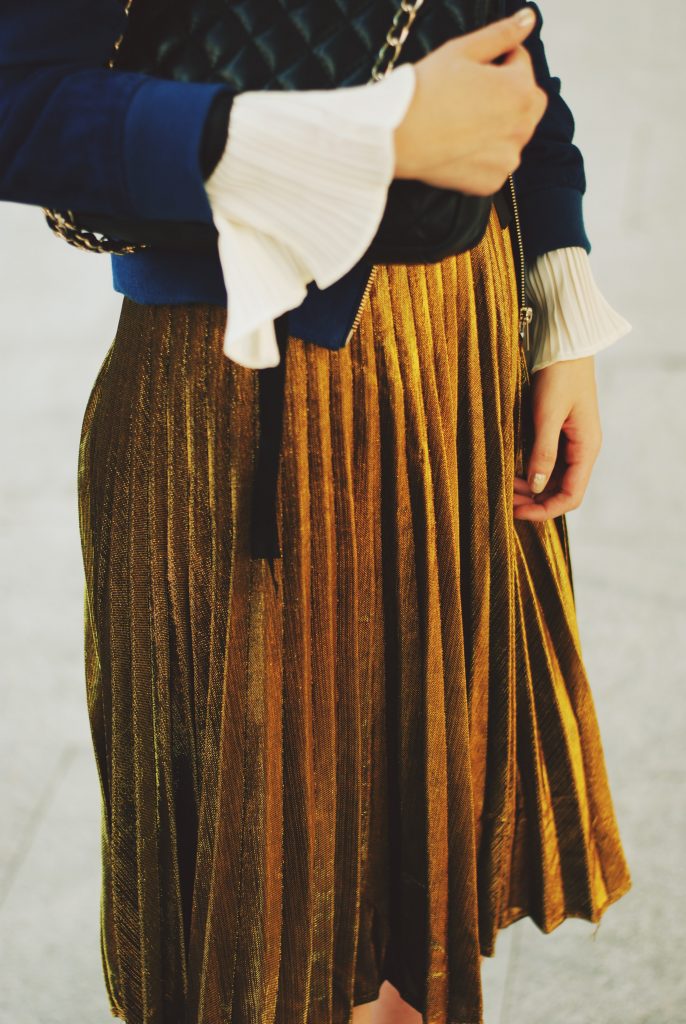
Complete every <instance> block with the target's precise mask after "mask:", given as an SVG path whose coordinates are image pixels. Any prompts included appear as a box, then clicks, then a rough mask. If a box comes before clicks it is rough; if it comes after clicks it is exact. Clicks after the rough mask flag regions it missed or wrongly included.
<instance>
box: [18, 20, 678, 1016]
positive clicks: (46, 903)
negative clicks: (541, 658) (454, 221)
mask: <svg viewBox="0 0 686 1024" xmlns="http://www.w3.org/2000/svg"><path fill="white" fill-rule="evenodd" d="M540 6H541V7H542V10H543V13H544V17H545V26H544V30H543V38H544V41H545V43H546V50H547V53H548V58H549V62H550V66H551V69H552V71H553V73H554V74H556V75H559V76H560V78H561V80H562V90H563V95H565V97H566V99H567V100H568V102H569V104H570V106H571V107H572V110H573V111H574V114H575V118H576V123H577V134H576V141H577V143H578V144H579V146H580V148H581V149H582V151H583V153H584V156H585V160H586V170H587V177H588V183H589V185H588V193H587V196H586V201H585V212H586V222H587V228H588V232H589V236H590V238H591V241H592V243H593V252H592V254H591V261H592V266H593V269H594V273H595V276H596V279H597V281H598V283H599V285H600V287H601V289H602V290H603V292H604V293H605V295H606V296H607V298H608V300H609V301H610V302H611V303H612V304H613V305H614V306H615V308H616V309H618V310H619V311H620V312H621V313H622V314H623V315H624V316H625V317H626V318H627V319H628V320H629V321H630V322H631V323H632V324H633V328H634V329H633V332H632V333H631V334H630V335H628V336H627V337H626V338H624V339H621V340H620V341H619V342H617V343H616V345H614V346H612V347H611V348H609V349H607V350H606V351H605V352H603V353H600V354H599V355H598V357H597V368H598V386H599V392H600V399H601V413H602V418H603V431H604V443H603V449H602V451H601V454H600V456H599V459H598V462H597V463H596V467H595V470H594V474H593V477H592V479H591V483H590V485H589V488H588V491H587V494H586V497H585V500H584V502H583V504H582V506H581V507H580V508H579V509H577V510H575V511H574V512H572V513H570V514H569V516H568V524H569V527H570V533H571V542H572V558H573V564H574V570H575V588H576V594H577V606H578V616H579V627H580V631H581V637H582V642H583V645H584V652H585V660H586V664H587V668H588V671H589V675H590V678H591V682H592V685H593V692H594V696H595V701H596V706H597V711H598V717H599V720H600V726H601V731H602V734H603V738H604V746H605V753H606V760H607V764H608V770H609V774H610V782H611V785H612V789H613V795H614V799H615V805H616V810H617V815H618V818H619V823H620V828H621V832H622V836H623V839H624V843H625V848H626V852H627V856H628V859H629V864H630V867H631V869H632V874H633V878H634V888H633V890H632V892H631V893H629V894H628V895H627V896H625V897H624V898H623V899H622V900H621V901H620V902H619V903H618V904H616V905H615V906H613V907H611V908H610V909H609V910H608V911H607V914H606V916H605V917H604V918H603V920H602V922H601V925H600V927H599V929H598V930H597V933H596V932H595V929H594V927H593V926H592V925H590V924H588V923H586V922H581V921H574V920H570V921H567V922H565V923H564V924H563V925H562V926H560V928H559V929H557V930H556V931H555V932H554V933H553V934H552V935H548V936H544V935H542V934H541V933H540V932H539V931H538V930H537V929H536V927H535V926H534V925H533V924H532V923H531V922H530V921H528V920H526V921H523V922H519V923H518V924H516V925H514V926H512V927H511V928H509V929H506V930H505V931H503V932H501V934H500V936H499V939H498V949H497V953H496V957H495V958H494V960H493V961H492V962H488V963H486V964H485V965H484V980H485V984H486V995H487V1013H486V1024H686V980H685V979H686V975H685V974H684V971H683V963H682V961H683V950H684V948H685V940H686V926H685V925H684V916H685V914H686V900H685V899H684V897H685V895H686V883H685V881H684V870H683V862H684V854H685V853H686V841H685V840H686V822H685V820H684V819H685V813H684V807H685V804H686V800H685V796H686V794H685V787H684V775H685V765H684V755H683V741H684V718H685V714H684V710H685V697H684V694H685V691H686V685H685V684H686V678H685V675H686V671H685V669H684V665H685V664H686V572H685V571H684V570H686V556H685V554H684V549H685V541H684V522H685V520H686V479H685V477H684V456H683V449H684V441H685V440H686V422H685V419H686V412H685V408H686V406H685V403H684V400H683V396H684V393H685V392H686V353H685V350H684V329H683V319H684V318H683V315H682V303H683V300H684V287H683V284H682V279H683V271H684V255H683V239H684V235H685V234H686V205H685V204H684V203H683V201H682V199H681V185H682V178H683V167H684V158H685V157H686V142H685V139H684V134H683V116H682V109H681V100H682V98H683V95H684V87H685V86H686V71H685V70H684V63H683V57H682V53H681V48H682V41H683V39H684V38H685V36H686V7H684V5H683V4H682V3H681V2H680V0H665V3H663V4H662V5H660V10H659V17H658V16H656V15H655V14H654V13H653V11H654V9H652V8H650V7H645V6H642V7H639V6H638V4H622V3H620V2H619V0H605V3H603V5H602V6H601V5H598V4H594V3H592V2H591V0H577V2H576V3H574V4H567V5H561V4H560V5H554V4H552V3H546V2H545V0H542V2H541V4H540ZM0 303H1V311H2V315H1V317H0V367H1V369H0V436H1V437H2V444H1V445H0V567H1V571H0V678H1V685H2V691H1V692H2V711H3V714H2V719H1V720H0V739H1V740H2V745H1V748H0V767H1V773H0V794H1V800H2V803H1V814H2V822H3V828H2V831H1V833H0V943H1V947H2V949H3V957H2V967H1V968H0V1021H1V1022H2V1024H5V1022H7V1024H10V1022H11V1024H38V1022H40V1024H105V1021H108V1020H110V1019H111V1017H110V1015H109V1011H108V1008H107V1004H106V1000H105V992H104V983H103V980H102V975H101V968H100V959H99V946H98V899H99V885H100V878H99V791H98V783H97V776H96V772H95V765H94V760H93V756H92V750H91V746H90V735H89V730H88V720H87V715H86V703H85V690H84V684H83V665H82V631H81V630H82V604H81V602H82V567H81V561H80V559H81V553H80V547H79V536H78V522H77V507H76V460H77V451H78V437H79V431H80V427H81V419H82V415H83V410H84V407H85V403H86V400H87V397H88V394H89V392H90V389H91V387H92V384H93V381H94V379H95V375H96V373H97V370H98V368H99V366H100V364H101V362H102V359H103V358H104V355H105V352H106V349H107V347H108V346H109V344H110V341H111V339H112V336H113V332H114V329H115V326H116V320H117V315H118V309H119V304H120V300H119V298H118V297H117V296H115V295H114V294H113V293H112V292H111V290H110V278H109V264H108V261H107V259H106V257H94V256H90V255H85V254H81V253H78V252H76V251H74V250H72V249H70V248H69V247H67V246H66V245H64V244H63V243H61V242H59V241H58V240H56V239H54V238H52V236H51V235H50V233H49V232H48V230H47V229H46V228H44V227H43V224H42V217H41V214H40V212H39V211H38V210H36V209H30V208H21V207H18V206H11V205H7V204H0ZM594 933H595V934H594Z"/></svg>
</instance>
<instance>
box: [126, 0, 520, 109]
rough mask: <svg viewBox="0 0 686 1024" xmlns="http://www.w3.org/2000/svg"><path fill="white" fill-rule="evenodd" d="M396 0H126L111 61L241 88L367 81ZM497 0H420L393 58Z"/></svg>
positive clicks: (415, 51) (428, 46)
mask: <svg viewBox="0 0 686 1024" xmlns="http://www.w3.org/2000/svg"><path fill="white" fill-rule="evenodd" d="M398 6H399V0H134V3H133V7H132V9H131V14H130V16H129V18H130V20H129V25H128V28H127V31H126V34H125V37H124V41H123V43H122V46H121V48H120V50H119V57H118V60H117V66H119V67H126V68H129V69H135V70H139V71H146V72H148V73H154V74H159V75H161V76H162V77H164V78H174V79H177V80H181V81H188V82H198V81H199V82H210V81H224V82H226V83H227V85H229V86H231V87H232V88H233V89H236V90H238V91H240V92H242V91H244V90H247V89H315V88H320V89H323V88H327V87H333V86H338V85H356V84H359V83H362V82H365V81H367V80H368V79H369V77H370V74H371V69H372V66H373V63H374V60H375V58H376V54H377V53H378V50H379V47H380V46H381V44H382V43H383V40H384V37H385V35H386V32H387V31H388V29H389V28H390V25H391V21H392V19H393V15H394V14H395V12H396V10H397V8H398ZM503 8H504V0H424V4H423V5H422V7H420V9H419V11H418V13H417V16H416V19H415V21H414V24H413V25H412V29H411V31H410V34H409V36H408V38H407V40H406V42H405V44H404V46H403V48H402V50H401V53H400V57H399V59H398V63H399V64H402V63H403V62H404V61H413V62H414V61H416V60H418V59H419V58H420V57H422V56H424V55H425V54H427V53H429V52H430V51H432V50H434V49H436V47H437V46H439V45H440V44H441V43H443V42H445V41H446V40H447V39H450V38H451V37H453V36H457V35H463V34H464V33H465V32H470V31H472V30H473V29H475V28H478V27H479V26H480V25H484V24H486V23H487V22H490V21H493V20H495V19H496V18H499V17H502V16H503Z"/></svg>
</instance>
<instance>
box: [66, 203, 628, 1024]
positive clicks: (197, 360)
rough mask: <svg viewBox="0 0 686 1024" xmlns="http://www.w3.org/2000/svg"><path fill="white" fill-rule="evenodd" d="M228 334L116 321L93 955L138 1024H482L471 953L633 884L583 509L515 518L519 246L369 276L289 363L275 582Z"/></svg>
mask: <svg viewBox="0 0 686 1024" xmlns="http://www.w3.org/2000/svg"><path fill="white" fill-rule="evenodd" d="M225 317H226V311H225V309H222V308H220V307H212V306H205V305H199V304H196V305H183V306H141V305H136V304H135V303H133V302H131V301H129V300H126V299H125V300H124V304H123V308H122V313H121V319H120V323H119V328H118V331H117V334H116V338H115V340H114V342H113V343H112V345H111V347H110V349H109V350H108V352H107V354H106V356H105V359H104V362H103V364H102V366H101V368H100V371H99V373H98V375H97V378H96V380H95V383H94V385H93V389H92V392H91V395H90V397H89V400H88V404H87V407H86V410H85V414H84V419H83V428H82V436H81V446H80V453H79V511H80V529H81V538H82V545H83V556H84V566H85V671H86V689H87V699H88V714H89V719H90V724H91V729H92V739H93V745H94V752H95V760H96V763H97V769H98V772H99V776H100V782H101V787H102V899H101V951H102V961H103V968H104V975H105V980H106V985H107V991H108V996H109V1001H110V1006H111V1009H112V1013H113V1014H114V1016H116V1017H120V1018H121V1019H122V1020H125V1021H126V1022H127V1024H144V1022H145V1024H272V1022H274V1021H276V1022H278V1024H346V1022H347V1021H349V1020H350V1016H351V1012H352V1007H353V1006H354V1005H356V1004H358V1003H362V1002H366V1001H369V1000H372V999H375V998H376V997H377V995H378V991H379V987H380V985H381V982H382V981H383V980H384V979H385V978H388V979H389V980H390V981H391V982H392V983H393V984H394V985H395V986H396V988H397V989H398V990H399V991H400V993H401V995H402V996H403V998H404V999H406V1000H407V1002H409V1003H411V1004H412V1005H413V1006H414V1007H415V1008H416V1009H417V1010H419V1011H420V1012H422V1013H423V1015H424V1021H425V1022H426V1024H428V1022H431V1024H481V1021H482V1019H483V1018H482V998H481V979H480V966H481V956H491V955H493V953H494V948H495V940H496V935H497V932H498V929H500V928H503V927H505V926H507V925H508V924H510V923H511V922H513V921H516V920H517V919H519V918H521V917H524V916H529V917H530V918H531V919H532V920H533V921H534V922H535V923H536V925H537V926H538V927H539V928H540V929H541V930H543V931H544V932H549V931H551V930H552V929H554V928H556V927H557V926H558V925H559V924H560V923H561V922H562V921H563V920H564V919H565V918H567V917H581V918H584V919H587V920H588V921H593V922H595V921H598V920H599V918H600V916H601V915H602V913H603V912H604V911H605V909H606V908H607V907H608V906H609V905H610V904H611V903H613V902H614V901H615V900H617V899H618V898H619V897H620V896H622V895H623V894H624V893H626V892H627V890H628V889H629V888H630V885H631V880H630V875H629V871H628V868H627V864H626V862H625V858H624V854H623V850H622V845H621V841H620V837H619V834H618V829H617V823H616V819H615V815H614V810H613V804H612V800H611V795H610V791H609V788H608V780H607V773H606V768H605V764H604V759H603V751H602V746H601V739H600V735H599V732H598V724H597V719H596V716H595V712H594V705H593V700H592V696H591V692H590V689H589V681H588V678H587V675H586V671H585V669H584V664H583V661H582V654H581V650H580V643H579V635H578V628H577V623H576V619H575V607H574V597H573V590H572V577H571V565H570V559H569V549H568V543H567V531H566V526H565V520H564V516H560V517H558V518H557V519H555V520H550V521H547V522H541V523H535V522H527V521H524V520H516V519H515V518H514V516H513V512H512V508H513V476H514V474H515V473H517V474H522V472H523V466H524V463H523V458H524V455H525V451H526V445H527V443H529V442H528V440H527V439H528V438H529V436H530V434H529V429H530V428H529V426H528V424H529V423H530V415H529V386H530V379H529V375H528V370H527V367H526V361H525V355H524V352H523V350H522V349H521V348H520V345H519V338H518V333H517V284H516V280H515V274H514V265H513V258H512V249H511V241H510V234H509V231H508V230H507V229H506V230H503V229H502V228H501V226H500V223H499V221H498V218H497V214H496V211H495V208H493V210H492V213H491V219H490V223H489V226H488V230H487V233H486V235H485V237H484V238H483V240H482V242H481V243H480V244H479V245H478V246H477V247H476V248H474V249H472V250H471V251H470V252H468V253H463V254H460V255H457V256H451V257H448V258H446V259H444V260H443V261H442V262H440V263H437V264H428V265H423V264H420V265H413V266H409V267H408V266H399V265H381V266H379V268H378V272H377V275H376V278H375V281H374V284H373V287H372V289H371V291H370V293H369V296H368V298H367V299H366V300H365V305H364V307H363V311H362V317H361V320H360V323H359V327H358V329H357V330H356V332H355V334H354V335H353V337H352V339H351V341H350V342H349V344H348V345H347V347H345V348H343V349H340V350H338V351H330V350H328V349H326V348H323V347H320V346H316V345H313V344H308V343H305V342H303V341H302V340H300V339H298V338H294V337H291V338H290V339H289V345H288V349H287V362H286V382H285V398H284V403H285V405H284V427H283V430H284V433H283V442H282V453H281V464H280V474H279V484H278V501H277V512H278V524H279V531H280V537H281V542H282V549H283V557H282V558H281V559H276V560H275V562H274V569H275V574H274V577H272V574H271V572H270V571H269V564H268V562H267V560H266V559H261V558H255V559H251V558H250V555H249V511H250V495H251V482H252V474H253V471H254V455H255V441H256V436H257V435H256V431H257V430H258V429H259V420H258V416H257V413H258V404H257V390H256V384H257V371H256V370H251V369H248V368H246V367H242V366H240V365H238V364H236V363H234V362H232V361H231V360H229V359H227V357H226V356H224V354H223V352H222V342H223V333H224V326H225Z"/></svg>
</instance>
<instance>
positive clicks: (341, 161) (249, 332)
mask: <svg viewBox="0 0 686 1024" xmlns="http://www.w3.org/2000/svg"><path fill="white" fill-rule="evenodd" d="M414 88H415V72H414V66H413V65H412V64H411V63H405V64H400V65H398V66H397V67H395V68H393V69H392V70H391V72H390V73H389V74H388V75H387V76H386V77H385V78H382V79H381V80H379V81H374V82H367V83H365V84H363V85H355V86H346V87H341V88H338V89H307V90H255V91H247V92H243V93H240V94H239V95H237V96H236V97H235V98H234V100H233V103H232V107H231V114H230V119H229V122H230V123H229V133H228V138H227V143H226V147H225V149H224V153H223V155H222V157H221V158H220V160H219V162H218V164H217V166H216V167H215V169H214V171H213V173H212V174H211V176H210V177H209V178H208V180H207V182H206V183H205V188H206V191H207V195H208V199H209V202H210V206H211V209H212V216H213V220H214V223H215V225H216V227H217V231H218V233H219V239H218V245H219V257H220V261H221V266H222V273H223V277H224V282H225V286H226V291H227V296H228V302H227V305H228V316H227V326H226V334H225V338H224V353H225V354H226V355H227V356H229V358H231V359H233V360H235V361H236V362H238V363H240V364H242V365H243V366H247V367H252V368H259V367H265V366H276V365H277V364H278V363H279V360H280V354H279V349H278V345H277V341H276V337H275V334H274V325H273V320H274V318H275V317H277V316H279V315H280V314H281V313H284V312H286V310H289V309H294V308H296V307H297V306H299V305H300V303H301V302H302V301H303V299H304V298H305V296H306V294H307V289H306V285H307V284H308V283H309V282H310V281H312V280H314V281H315V282H316V283H317V285H318V287H319V288H326V287H327V286H328V285H330V284H333V283H334V282H335V281H337V280H339V279H340V278H341V277H343V275H344V274H345V273H346V272H347V271H348V270H350V269H351V267H353V266H354V265H355V264H356V263H357V261H358V260H359V259H360V258H361V257H362V255H363V254H364V252H365V251H366V249H367V247H368V245H369V243H370V242H371V241H372V239H373V237H374V235H375V234H376V231H377V229H378V227H379V224H380V223H381V219H382V216H383V212H384V209H385V205H386V199H387V192H388V187H389V185H390V183H391V181H392V179H393V176H394V171H395V141H394V129H395V127H396V126H397V125H398V124H399V123H400V121H401V120H402V118H403V117H404V114H405V111H406V110H407V108H408V106H409V104H410V101H411V99H412V95H413V93H414Z"/></svg>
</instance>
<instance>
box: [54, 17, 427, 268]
mask: <svg viewBox="0 0 686 1024" xmlns="http://www.w3.org/2000/svg"><path fill="white" fill-rule="evenodd" d="M423 3H424V0H400V6H399V7H398V10H397V11H396V12H395V15H394V16H393V21H392V22H391V27H390V28H389V30H388V32H387V33H386V38H385V39H384V41H383V44H382V46H381V49H380V50H379V53H378V55H377V58H376V61H375V62H374V67H373V69H372V74H371V78H370V81H378V80H379V79H381V78H385V77H386V75H387V74H388V73H389V71H391V69H392V68H393V66H394V64H395V62H396V60H397V59H398V55H399V53H400V51H401V49H402V47H403V43H404V42H405V40H406V39H407V36H408V34H409V31H410V27H411V25H412V22H413V21H414V19H415V17H416V15H417V11H418V10H419V8H420V7H421V6H422V4H423ZM132 5H133V0H126V4H125V7H124V14H125V16H127V17H128V14H129V11H130V10H131V7H132ZM403 15H406V16H407V19H406V22H405V24H404V25H403V26H402V28H401V29H400V31H399V32H397V30H398V26H399V25H400V22H401V20H402V18H403ZM125 31H126V29H124V30H123V31H122V33H121V35H120V36H119V38H118V39H117V41H116V42H115V44H114V48H113V52H112V56H111V57H110V59H109V60H108V62H107V67H108V68H113V67H114V62H115V60H116V57H117V53H118V51H119V48H120V46H121V44H122V41H123V39H124V32H125ZM391 48H393V52H392V54H391V56H390V59H389V61H388V64H387V65H386V68H385V69H384V70H383V71H382V70H381V65H382V64H383V61H384V59H385V57H386V54H387V53H388V52H389V51H390V50H391ZM43 213H44V214H45V219H46V221H47V222H48V226H49V227H50V229H51V230H52V231H54V233H55V234H56V235H59V237H60V238H62V239H64V241H65V242H69V244H70V245H73V246H75V247H76V248H77V249H84V250H86V251H87V252H106V253H110V254H113V255H116V256H123V255H125V254H127V253H134V252H142V251H143V250H145V249H149V248H150V246H149V245H147V244H145V243H143V242H135V243H131V244H129V243H127V242H121V241H117V240H116V239H112V238H107V237H106V236H105V235H103V234H101V233H100V232H94V231H89V230H88V229H87V228H82V227H79V226H78V225H77V223H76V217H75V215H74V212H73V210H65V211H64V213H60V212H59V211H57V210H48V209H45V208H44V209H43Z"/></svg>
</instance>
